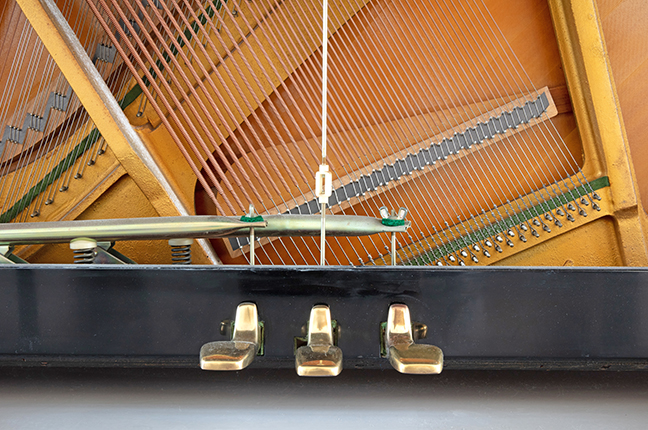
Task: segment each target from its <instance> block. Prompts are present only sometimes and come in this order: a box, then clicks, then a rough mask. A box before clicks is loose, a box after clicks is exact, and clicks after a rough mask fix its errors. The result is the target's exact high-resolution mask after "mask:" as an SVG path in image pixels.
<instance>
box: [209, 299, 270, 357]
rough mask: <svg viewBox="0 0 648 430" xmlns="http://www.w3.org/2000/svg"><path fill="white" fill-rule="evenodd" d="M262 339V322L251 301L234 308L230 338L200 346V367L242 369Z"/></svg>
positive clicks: (256, 351)
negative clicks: (234, 314)
mask: <svg viewBox="0 0 648 430" xmlns="http://www.w3.org/2000/svg"><path fill="white" fill-rule="evenodd" d="M262 342H263V324H262V323H260V322H259V312H258V310H257V306H256V305H255V304H254V303H247V302H245V303H241V304H240V305H238V307H237V308H236V319H235V320H234V326H233V328H232V340H230V341H218V342H209V343H206V344H204V345H203V346H202V348H200V368H201V369H203V370H241V369H245V368H246V367H247V366H249V365H250V363H252V361H253V360H254V357H255V356H256V355H257V354H258V353H259V348H260V347H261V345H262Z"/></svg>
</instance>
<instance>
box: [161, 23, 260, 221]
mask: <svg viewBox="0 0 648 430" xmlns="http://www.w3.org/2000/svg"><path fill="white" fill-rule="evenodd" d="M154 12H155V11H154ZM167 13H168V12H167ZM172 21H173V20H172ZM185 24H187V22H186V19H185ZM176 25H177V24H176ZM165 30H166V31H167V33H168V32H169V30H168V29H165ZM176 30H177V28H176ZM180 34H182V33H180ZM182 37H184V36H182ZM185 41H186V40H185ZM186 46H190V44H186ZM189 51H190V53H191V54H193V55H192V56H193V58H197V55H196V53H195V52H191V51H192V49H191V48H190V49H189ZM204 54H205V57H206V58H209V56H208V53H207V52H204ZM180 56H182V57H183V59H184V60H185V64H186V65H188V66H191V64H192V62H191V61H188V59H187V58H186V57H184V54H183V53H180ZM196 64H198V65H199V68H201V71H202V73H203V75H204V76H205V77H206V79H205V80H206V81H207V82H209V83H211V84H212V85H213V82H212V81H211V79H210V78H209V74H208V72H207V70H206V69H205V68H204V67H203V65H202V63H200V62H196ZM211 67H212V69H213V68H215V65H214V64H213V63H212V64H211ZM195 79H197V80H199V77H197V76H196V77H195ZM199 85H200V84H199ZM202 89H203V92H204V94H206V95H207V96H209V93H208V91H207V90H206V88H204V87H202ZM212 90H213V91H214V93H215V94H216V95H217V97H219V98H220V101H221V103H222V104H223V105H224V106H226V107H227V104H225V103H224V100H223V99H222V97H221V95H220V93H218V90H217V89H216V87H215V85H214V86H212ZM208 98H209V97H208ZM210 102H212V100H210ZM212 108H213V109H214V111H215V112H216V113H217V114H218V115H219V116H221V113H220V112H219V111H218V108H217V107H216V106H215V105H214V104H212ZM225 110H226V111H227V112H228V113H229V115H230V118H231V119H234V118H235V117H234V115H233V113H232V112H231V110H229V108H226V109H225ZM221 121H222V122H223V124H225V125H226V127H227V132H228V134H229V135H230V136H234V137H235V143H237V145H238V149H239V151H240V152H241V153H242V154H244V155H243V157H244V158H245V159H246V161H247V162H248V165H249V166H250V167H251V169H252V170H253V173H254V175H255V176H256V177H258V176H259V174H258V172H257V171H256V170H255V167H254V165H253V164H252V163H251V162H250V160H249V158H248V157H247V155H246V152H245V150H244V149H243V148H242V146H241V144H240V142H238V141H237V139H236V136H235V135H234V133H233V130H231V129H230V128H229V126H228V125H227V121H226V120H225V119H224V118H222V116H221ZM247 142H248V148H251V149H253V146H252V145H251V144H249V141H247ZM255 155H256V154H255ZM256 158H258V156H256ZM262 167H263V166H262ZM264 171H265V173H266V174H267V171H266V170H265V169H264ZM264 191H265V192H266V194H269V192H268V190H267V189H265V190H264ZM260 200H261V201H262V202H263V200H262V199H260ZM266 209H267V208H266Z"/></svg>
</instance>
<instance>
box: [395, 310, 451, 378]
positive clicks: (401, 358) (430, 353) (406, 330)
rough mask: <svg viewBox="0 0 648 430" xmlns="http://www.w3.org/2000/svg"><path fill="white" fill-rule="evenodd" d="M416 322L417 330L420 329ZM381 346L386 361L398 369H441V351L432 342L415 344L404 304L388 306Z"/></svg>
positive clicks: (433, 371) (422, 371)
mask: <svg viewBox="0 0 648 430" xmlns="http://www.w3.org/2000/svg"><path fill="white" fill-rule="evenodd" d="M420 327H425V326H421V325H420V324H419V327H417V331H419V332H422V331H424V330H422V329H421V328H420ZM384 348H385V355H386V357H387V358H388V359H389V363H390V364H391V365H392V366H393V367H394V369H396V370H398V371H399V372H400V373H413V374H438V373H441V370H443V351H441V348H439V347H436V346H434V345H426V344H417V343H415V342H414V337H413V335H412V321H411V320H410V312H409V308H408V307H407V305H403V304H393V305H391V306H390V307H389V315H388V316H387V323H386V324H385V327H384Z"/></svg>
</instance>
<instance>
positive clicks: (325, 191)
mask: <svg viewBox="0 0 648 430" xmlns="http://www.w3.org/2000/svg"><path fill="white" fill-rule="evenodd" d="M322 8H323V10H322V164H320V167H319V171H318V172H317V173H316V174H315V193H316V194H317V196H318V197H319V202H320V206H321V213H322V222H321V230H322V232H321V234H320V266H324V265H325V264H326V203H328V199H329V197H330V196H331V193H332V191H333V189H332V178H331V173H330V172H329V167H328V164H326V111H327V109H326V104H327V98H328V90H327V86H328V85H327V84H328V0H323V5H322Z"/></svg>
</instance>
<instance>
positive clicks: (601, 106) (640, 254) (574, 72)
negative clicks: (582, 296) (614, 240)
mask: <svg viewBox="0 0 648 430" xmlns="http://www.w3.org/2000/svg"><path fill="white" fill-rule="evenodd" d="M549 5H550V9H551V14H552V19H553V21H554V28H555V30H556V36H557V37H556V39H557V41H558V45H559V47H560V54H561V57H562V61H563V66H564V70H565V77H566V78H567V82H568V84H569V85H568V86H569V91H570V95H571V98H572V102H573V105H574V114H575V115H576V120H577V122H578V126H579V131H580V134H581V137H582V139H583V144H584V146H587V148H586V149H587V150H586V153H587V154H588V159H586V160H585V164H584V166H583V172H584V173H585V175H586V176H587V177H588V179H589V180H592V179H595V178H597V177H600V176H604V175H607V176H608V177H609V180H610V194H611V199H612V202H613V209H612V212H613V214H614V215H615V220H616V229H617V236H618V238H619V244H620V247H621V250H622V253H623V256H622V257H623V263H624V264H626V265H630V266H645V265H648V249H647V248H646V243H645V240H644V238H645V233H644V231H643V228H642V220H645V218H646V214H645V212H644V210H643V207H642V205H641V202H640V200H639V199H638V197H637V186H636V178H635V174H634V169H633V166H632V162H631V160H630V154H629V152H628V142H627V136H626V134H625V127H624V125H623V119H622V117H621V108H620V106H619V101H618V97H617V94H616V89H615V86H614V80H613V77H612V70H611V67H610V64H609V61H608V56H607V54H606V52H607V51H606V48H605V41H604V39H603V31H602V26H601V22H600V20H599V17H598V11H597V8H596V2H595V0H550V1H549Z"/></svg>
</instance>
